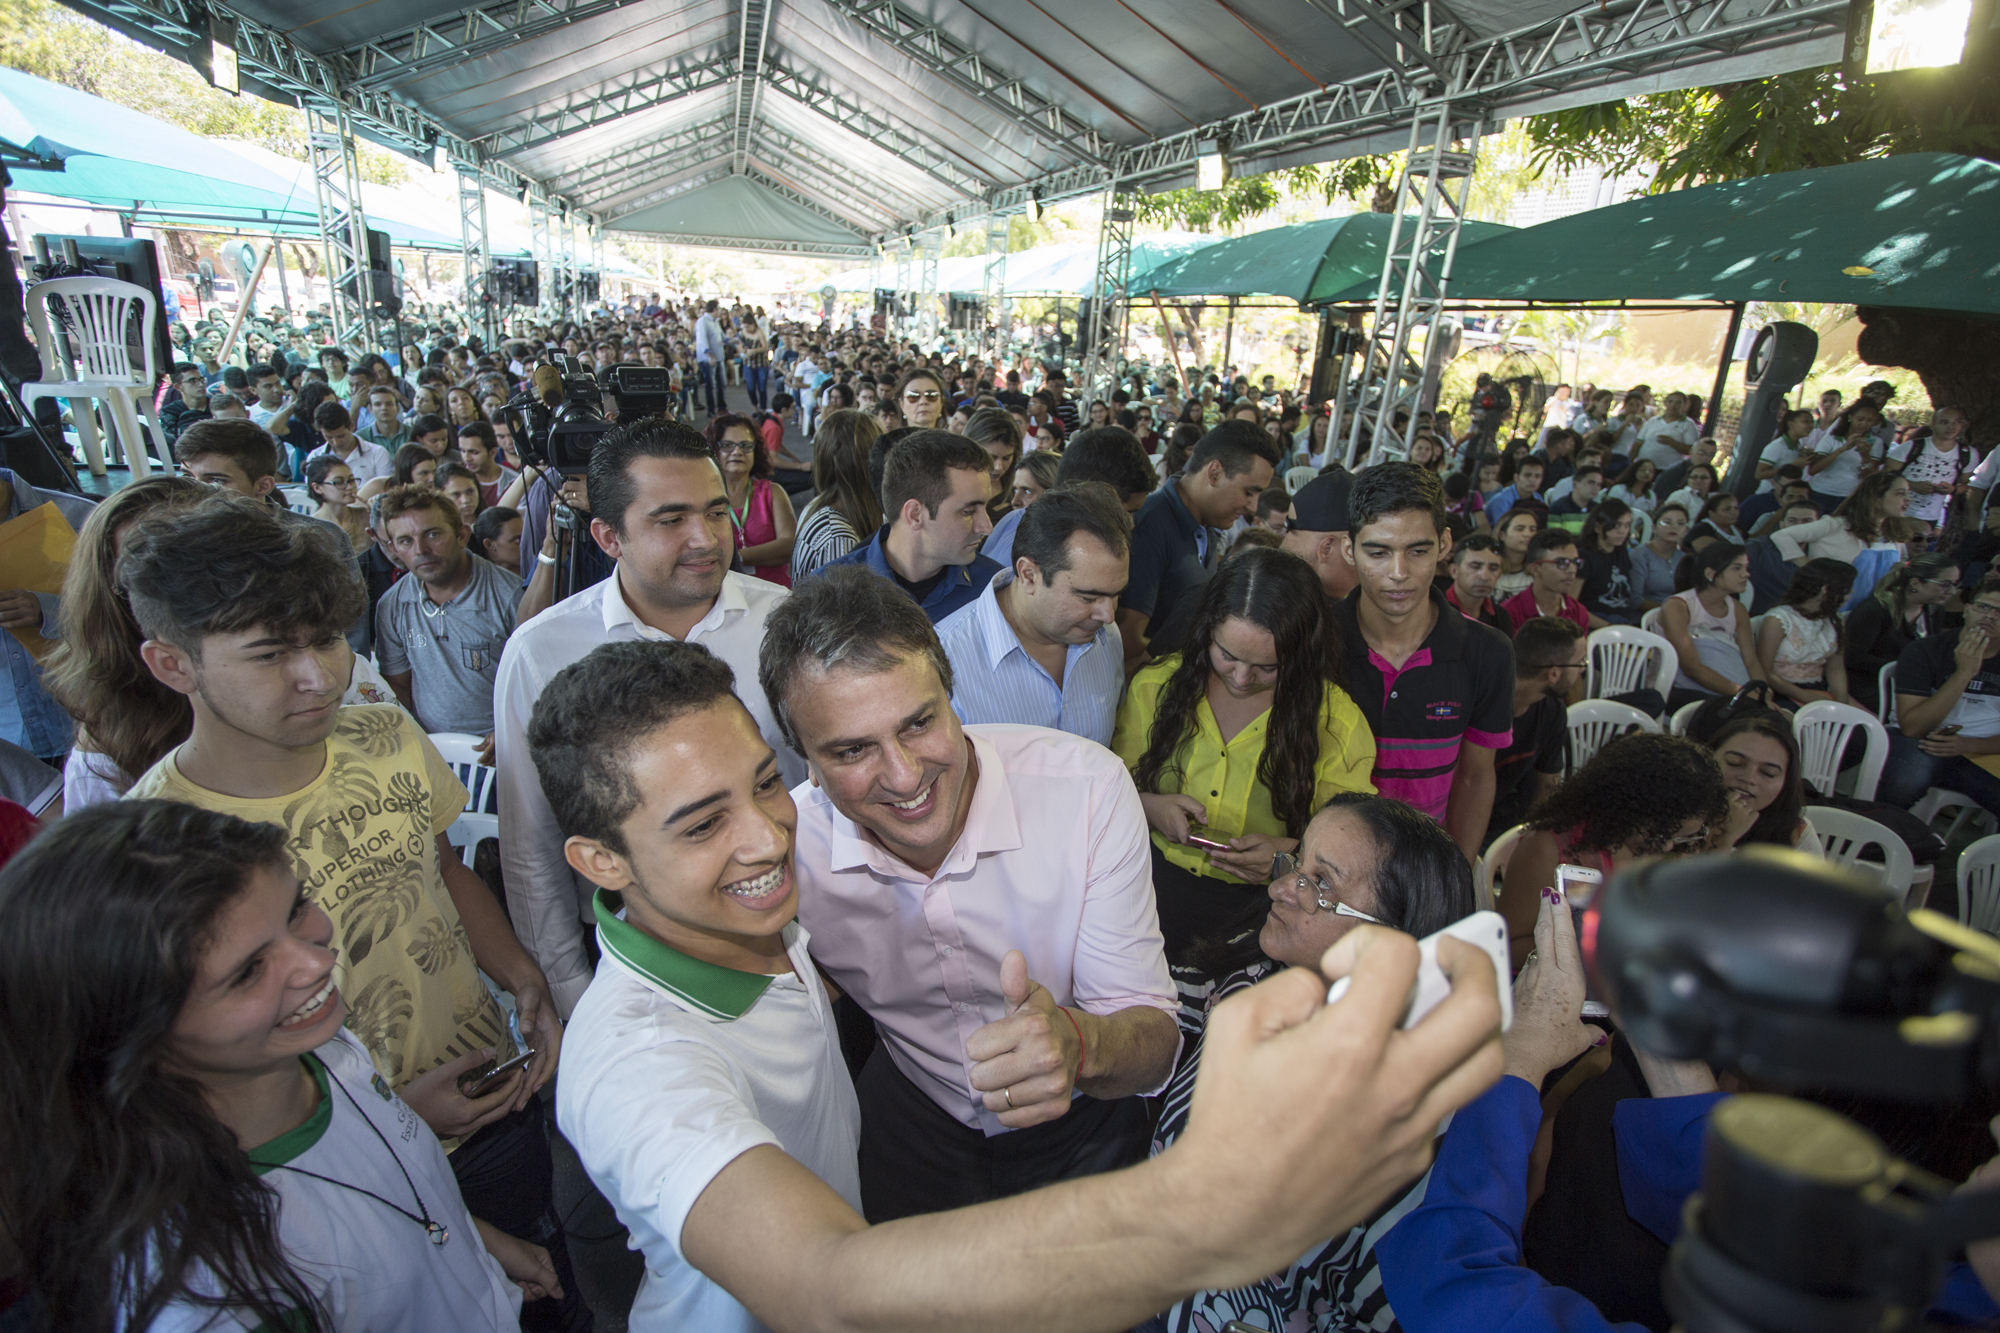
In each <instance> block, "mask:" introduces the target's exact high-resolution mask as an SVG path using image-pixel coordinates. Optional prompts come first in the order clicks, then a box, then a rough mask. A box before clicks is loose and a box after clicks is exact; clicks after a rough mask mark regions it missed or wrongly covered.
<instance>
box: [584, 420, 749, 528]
mask: <svg viewBox="0 0 2000 1333" xmlns="http://www.w3.org/2000/svg"><path fill="white" fill-rule="evenodd" d="M640 458H672V459H687V460H690V461H696V462H704V463H707V464H708V465H709V466H710V467H714V466H715V450H714V449H712V448H710V447H709V443H708V441H707V440H705V439H703V438H702V436H701V432H700V431H698V430H696V429H695V428H694V427H693V426H690V425H687V424H686V423H684V422H680V421H674V420H672V419H671V418H668V417H640V418H638V419H637V420H636V421H632V422H630V423H622V422H621V423H620V424H619V425H617V426H614V427H613V428H612V429H611V431H610V432H609V433H608V434H606V435H605V436H604V438H603V439H601V440H599V441H598V442H597V447H596V448H595V449H593V450H591V453H590V470H589V474H588V475H589V485H590V512H591V513H592V514H593V515H594V516H596V517H597V518H600V519H603V520H604V521H605V522H606V523H609V524H610V525H611V530H612V531H613V532H616V533H617V534H618V535H619V536H621V537H622V536H624V535H625V514H626V511H627V510H629V509H631V507H632V505H633V503H634V502H635V501H636V500H637V499H638V492H639V488H638V486H637V484H636V483H635V482H634V481H633V480H632V464H633V461H634V460H636V459H640ZM715 485H716V490H717V491H718V492H720V491H721V489H722V472H721V470H720V469H719V468H718V469H717V470H716V474H715Z"/></svg>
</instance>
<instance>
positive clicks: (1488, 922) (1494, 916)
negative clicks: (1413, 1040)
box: [1326, 912, 1514, 1032]
mask: <svg viewBox="0 0 2000 1333" xmlns="http://www.w3.org/2000/svg"><path fill="white" fill-rule="evenodd" d="M1446 935H1449V936H1451V937H1452V938H1453V939H1455V940H1463V941H1464V942H1465V943H1467V944H1470V945H1473V946H1475V947H1476V948H1480V949H1484V950H1485V951H1486V956H1487V957H1489V958H1491V959H1492V960H1493V981H1494V985H1495V986H1496V987H1497V988H1498V990H1499V993H1500V1030H1501V1031H1502V1032H1505V1031H1506V1030H1507V1029H1508V1028H1510V1027H1512V1026H1513V1025H1514V990H1513V986H1512V985H1511V984H1510V982H1511V973H1510V971H1509V969H1508V966H1507V962H1508V959H1507V921H1506V918H1504V917H1502V916H1501V915H1500V914H1499V913H1498V912H1474V913H1473V914H1472V915H1471V916H1468V917H1465V918H1464V919H1462V920H1459V921H1454V922H1452V923H1451V924H1450V925H1448V926H1446V927H1445V928H1444V929H1443V930H1440V931H1439V932H1438V933H1437V934H1435V935H1427V936H1425V937H1424V938H1423V939H1421V940H1419V941H1417V954H1418V963H1417V981H1416V984H1415V985H1414V986H1411V987H1410V1002H1409V1007H1408V1008H1407V1009H1405V1010H1404V1012H1403V1021H1402V1023H1401V1024H1400V1025H1399V1026H1401V1027H1406V1028H1408V1027H1415V1026H1416V1025H1417V1024H1418V1023H1419V1022H1421V1021H1422V1019H1423V1016H1424V1015H1425V1014H1427V1013H1429V1012H1430V1011H1431V1010H1432V1009H1434V1008H1436V1007H1437V1004H1438V1002H1439V1001H1440V1000H1442V999H1444V997H1445V996H1447V995H1449V994H1451V982H1450V981H1448V980H1447V979H1446V978H1445V975H1444V969H1442V968H1440V967H1439V966H1438V960H1437V947H1438V946H1437V942H1438V941H1439V940H1440V939H1442V938H1444V937H1445V936H1446ZM1348 981H1349V978H1347V977H1342V978H1340V980H1338V981H1336V982H1334V983H1333V985H1332V986H1330V987H1328V988H1327V992H1326V1002H1327V1003H1328V1004H1333V1003H1336V1002H1337V1001H1338V1000H1339V999H1340V997H1341V996H1343V995H1345V994H1347V986H1348Z"/></svg>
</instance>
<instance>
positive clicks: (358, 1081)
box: [0, 801, 556, 1333]
mask: <svg viewBox="0 0 2000 1333" xmlns="http://www.w3.org/2000/svg"><path fill="white" fill-rule="evenodd" d="M332 934H333V927H332V923H331V922H330V921H328V920H327V917H326V914H325V913H324V912H322V911H320V909H319V908H318V907H317V906H316V905H314V903H313V902H312V900H311V899H310V898H308V897H307V896H306V895H305V893H304V891H303V890H302V889H301V888H300V887H299V882H298V880H297V879H296V878H295V877H294V876H293V874H292V873H291V870H290V857H289V854H288V853H287V851H286V834H285V831H284V830H283V829H282V828H279V827H277V826H276V825H271V824H249V823H245V822H244V821H242V820H239V819H236V818H234V817H232V816H229V815H225V814H220V813H216V812H213V811H206V810H199V809H196V808H195V807H193V806H187V805H180V804H176V803H174V802H171V801H118V802H114V803H112V804H110V805H104V806H98V807H96V808H94V809H90V810H86V811H84V812H83V813H82V814H78V815H73V816H71V817H70V818H67V819H65V820H64V821H63V822H62V823H60V824H58V825H57V826H55V827H54V828H53V829H51V830H50V831H49V832H47V833H45V834H43V835H42V836H41V837H40V838H38V839H37V840H36V841H35V842H33V843H31V844H29V846H28V847H27V848H26V849H24V850H23V851H22V852H21V853H20V855H19V856H17V857H16V858H15V860H14V861H13V862H12V863H11V864H10V865H9V866H8V867H7V869H6V870H5V872H4V873H0V1142H5V1143H8V1144H10V1145H15V1148H14V1149H11V1150H10V1151H9V1153H8V1157H9V1161H8V1163H7V1166H6V1168H5V1169H4V1170H0V1219H4V1222H5V1226H6V1230H7V1233H8V1235H9V1238H10V1239H11V1241H12V1242H13V1243H14V1244H15V1245H16V1246H17V1247H18V1249H19V1251H20V1257H19V1264H18V1270H19V1272H20V1275H21V1277H22V1279H23V1280H24V1281H25V1282H26V1284H27V1296H26V1297H25V1300H26V1302H27V1303H28V1308H29V1310H30V1319H31V1321H33V1320H36V1319H39V1320H40V1322H41V1323H42V1324H43V1325H44V1326H47V1327H51V1328H60V1329H64V1330H66V1333H111V1331H112V1330H124V1329H132V1330H139V1329H147V1330H153V1331H154V1333H197V1331H200V1333H235V1331H236V1330H242V1329H259V1328H270V1329H274V1330H275V1329H284V1330H287V1331H288V1333H290V1331H293V1330H301V1331H302V1330H308V1329H311V1330H318V1331H320V1333H333V1331H334V1330H353V1331H354V1333H362V1331H363V1330H367V1331H368V1333H394V1331H395V1330H410V1331H411V1333H418V1331H419V1330H421V1331H422V1333H431V1330H439V1331H440V1333H460V1331H461V1330H462V1331H463V1333H472V1331H473V1330H480V1331H481V1333H491V1331H492V1330H495V1329H502V1328H514V1327H517V1326H518V1324H519V1319H520V1308H521V1301H522V1293H523V1291H524V1290H525V1291H526V1292H527V1294H528V1295H529V1296H530V1297H531V1298H532V1297H539V1296H542V1295H545V1294H551V1295H552V1294H555V1293H554V1291H553V1290H552V1289H553V1288H554V1287H555V1285H556V1278H555V1274H554V1271H553V1270H552V1269H551V1268H550V1266H549V1258H548V1254H547V1252H546V1251H544V1250H542V1249H540V1248H539V1247H537V1246H533V1245H529V1244H527V1243H526V1242H524V1241H519V1240H514V1239H512V1238H510V1237H507V1236H505V1235H502V1234H501V1233H500V1232H498V1231H495V1230H493V1229H491V1228H489V1227H487V1226H485V1225H484V1224H483V1223H477V1222H475V1221H474V1220H473V1219H472V1218H471V1217H469V1216H468V1215H467V1214H466V1211H465V1204H464V1203H463V1202H462V1201H461V1199H460V1197H459V1193H458V1186H457V1183H456V1181H455V1180H454V1179H453V1177H452V1173H451V1166H450V1164H449V1163H448V1162H447V1161H446V1160H445V1155H444V1150H443V1149H442V1148H441V1147H440V1146H439V1144H438V1141H437V1139H436V1138H435V1137H434V1136H433V1135H432V1134H431V1132H430V1130H429V1129H427V1128H426V1127H425V1126H424V1125H423V1123H422V1122H421V1121H419V1120H418V1119H417V1117H416V1113H415V1112H413V1111H411V1110H410V1109H409V1108H408V1107H407V1106H405V1105H403V1103H402V1102H400V1101H398V1100H397V1099H396V1097H395V1096H394V1095H393V1094H392V1093H391V1092H390V1091H389V1087H388V1084H387V1083H385V1082H384V1081H383V1080H382V1079H381V1078H380V1076H378V1075H377V1074H376V1073H375V1070H374V1069H373V1067H372V1066H371V1065H370V1064H369V1061H368V1054H367V1051H366V1050H365V1049H364V1048H363V1047H362V1045H361V1043H360V1042H359V1041H358V1040H356V1039H355V1038H354V1037H353V1036H351V1035H350V1034H349V1033H347V1032H346V1031H344V1030H343V1029H342V1027H341V1021H342V1019H343V1018H344V1017H345V1016H346V1012H347V1010H346V1006H345V1004H344V1003H343V1002H342V999H341V996H340V992H339V991H338V989H336V988H335V987H334V984H333V954H332V951H331V950H329V949H328V947H327V944H328V942H329V941H330V940H331V938H332ZM23 1145H27V1146H26V1147H25V1148H24V1147H23ZM510 1279H511V1280H510Z"/></svg>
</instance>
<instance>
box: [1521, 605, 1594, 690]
mask: <svg viewBox="0 0 2000 1333" xmlns="http://www.w3.org/2000/svg"><path fill="white" fill-rule="evenodd" d="M1583 633H1584V631H1583V626H1581V625H1579V624H1577V623H1576V622H1575V621H1574V620H1567V619H1564V618H1563V617H1562V616H1535V617H1533V618H1532V619H1529V620H1525V621H1523V622H1521V628H1519V629H1517V630H1515V631H1514V678H1515V679H1516V680H1527V679H1528V678H1529V677H1531V676H1539V675H1541V674H1542V673H1543V672H1544V671H1547V670H1548V669H1549V668H1550V667H1559V666H1568V665H1569V659H1570V654H1571V652H1573V651H1574V650H1575V648H1576V641H1577V640H1578V639H1580V638H1582V637H1583Z"/></svg>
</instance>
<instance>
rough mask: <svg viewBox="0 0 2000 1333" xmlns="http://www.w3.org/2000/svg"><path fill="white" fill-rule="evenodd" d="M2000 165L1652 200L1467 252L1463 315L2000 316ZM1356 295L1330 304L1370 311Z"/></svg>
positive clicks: (1939, 162)
mask: <svg viewBox="0 0 2000 1333" xmlns="http://www.w3.org/2000/svg"><path fill="white" fill-rule="evenodd" d="M1996 210H2000V165H1995V164H1994V163H1992V162H1986V161H1982V160H1980V159H1977V158H1970V157H1960V156H1957V155H1955V154H1950V153H1909V154H1902V155H1898V156H1895V157H1883V158H1876V159H1874V160H1872V161H1867V162H1853V163H1849V164H1847V165H1845V166H1838V167H1821V168H1818V169H1815V170H1811V171H1787V172H1782V173H1779V174H1778V175H1774V176H1757V177H1753V178H1751V179H1749V180H1740V181H1723V182H1720V183H1718V184H1715V185H1703V186H1697V187H1695V188H1693V189H1688V190H1674V191H1671V192H1669V193H1666V194H1657V195H1647V196H1646V197H1644V198H1641V199H1634V200H1631V201H1630V202H1628V203H1623V204H1614V205H1612V206H1611V207H1609V208H1600V209H1596V210H1593V211H1591V212H1588V213H1578V214H1576V215H1575V216H1573V217H1567V218H1558V219H1556V220H1555V221H1553V222H1544V223H1542V224H1541V225H1540V226H1536V227H1524V228H1522V229H1521V230H1519V231H1515V232H1511V233H1509V234H1507V235H1503V236H1498V237H1494V238H1492V239H1490V240H1485V241H1481V242H1479V243H1478V244H1462V245H1461V246H1460V248H1459V252H1458V263H1457V266H1456V267H1455V269H1454V270H1453V272H1452V276H1451V288H1450V295H1451V297H1452V299H1453V300H1454V301H1518V300H1532V301H1545V302H1583V301H1617V300H1662V301H1818V302H1828V303H1834V304H1849V303H1852V304H1856V305H1882V306H1900V307H1906V308H1915V309H1926V310H1945V311H1959V312H1964V313H1971V314H1984V315H2000V233H1996V230H1995V227H1994V217H1995V214H1996ZM1374 295H1375V289H1374V284H1373V283H1372V282H1368V283H1355V284H1353V285H1351V286H1349V287H1348V288H1347V289H1346V290H1344V291H1341V292H1337V293H1334V294H1333V295H1332V296H1331V297H1329V298H1328V300H1330V301H1332V302H1342V303H1344V302H1360V301H1368V300H1372V299H1373V298H1374Z"/></svg>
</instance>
